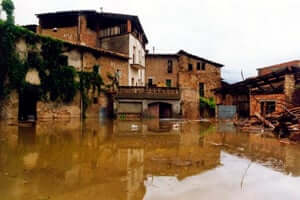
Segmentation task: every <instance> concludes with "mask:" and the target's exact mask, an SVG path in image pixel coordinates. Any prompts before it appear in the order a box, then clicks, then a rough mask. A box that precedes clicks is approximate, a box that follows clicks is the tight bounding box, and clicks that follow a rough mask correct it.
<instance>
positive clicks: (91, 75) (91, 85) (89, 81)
mask: <svg viewBox="0 0 300 200" xmlns="http://www.w3.org/2000/svg"><path fill="white" fill-rule="evenodd" d="M98 71H99V66H98V65H95V66H94V67H93V72H79V77H80V80H81V81H80V93H81V98H82V104H83V105H82V109H83V118H85V117H86V116H85V113H86V109H87V107H88V105H89V103H90V100H89V98H88V95H89V91H90V90H91V89H92V96H95V93H96V91H97V95H98V96H99V94H100V90H101V86H102V85H103V80H102V78H101V76H99V74H98Z"/></svg>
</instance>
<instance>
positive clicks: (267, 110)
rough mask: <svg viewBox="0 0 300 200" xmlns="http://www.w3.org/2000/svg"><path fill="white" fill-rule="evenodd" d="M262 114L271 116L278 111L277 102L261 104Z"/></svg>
mask: <svg viewBox="0 0 300 200" xmlns="http://www.w3.org/2000/svg"><path fill="white" fill-rule="evenodd" d="M260 110H261V114H262V115H264V114H271V113H273V112H275V110H276V103H275V101H264V102H261V103H260Z"/></svg>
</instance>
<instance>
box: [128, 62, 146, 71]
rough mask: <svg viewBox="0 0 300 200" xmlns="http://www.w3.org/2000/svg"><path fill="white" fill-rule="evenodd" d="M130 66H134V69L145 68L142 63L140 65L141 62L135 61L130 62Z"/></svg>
mask: <svg viewBox="0 0 300 200" xmlns="http://www.w3.org/2000/svg"><path fill="white" fill-rule="evenodd" d="M130 66H131V67H132V68H134V69H137V70H138V69H145V67H144V66H143V65H141V64H138V63H135V64H131V65H130Z"/></svg>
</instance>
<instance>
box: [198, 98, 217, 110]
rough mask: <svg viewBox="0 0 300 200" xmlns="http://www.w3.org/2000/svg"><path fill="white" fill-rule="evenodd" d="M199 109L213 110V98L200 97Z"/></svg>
mask: <svg viewBox="0 0 300 200" xmlns="http://www.w3.org/2000/svg"><path fill="white" fill-rule="evenodd" d="M200 108H203V109H204V108H209V109H215V108H216V103H215V100H214V99H213V98H208V99H207V98H204V97H200Z"/></svg>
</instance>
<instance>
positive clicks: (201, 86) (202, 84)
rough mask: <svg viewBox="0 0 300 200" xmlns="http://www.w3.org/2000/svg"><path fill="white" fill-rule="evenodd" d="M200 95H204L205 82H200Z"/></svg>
mask: <svg viewBox="0 0 300 200" xmlns="http://www.w3.org/2000/svg"><path fill="white" fill-rule="evenodd" d="M199 96H200V97H204V83H199Z"/></svg>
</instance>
